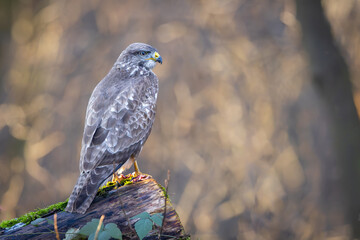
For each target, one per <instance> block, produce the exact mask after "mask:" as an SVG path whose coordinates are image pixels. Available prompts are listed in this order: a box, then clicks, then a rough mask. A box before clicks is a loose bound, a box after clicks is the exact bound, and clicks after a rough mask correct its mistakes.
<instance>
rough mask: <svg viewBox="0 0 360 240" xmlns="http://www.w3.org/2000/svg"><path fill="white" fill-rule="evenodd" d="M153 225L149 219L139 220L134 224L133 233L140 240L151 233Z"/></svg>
mask: <svg viewBox="0 0 360 240" xmlns="http://www.w3.org/2000/svg"><path fill="white" fill-rule="evenodd" d="M152 226H153V223H152V221H151V220H150V219H140V220H139V221H137V222H136V223H135V231H136V233H137V235H138V236H139V238H140V240H142V239H143V238H144V237H146V235H148V233H149V232H150V231H151V229H152Z"/></svg>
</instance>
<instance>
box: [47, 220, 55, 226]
mask: <svg viewBox="0 0 360 240" xmlns="http://www.w3.org/2000/svg"><path fill="white" fill-rule="evenodd" d="M46 221H47V223H48V224H50V225H54V220H52V219H47V220H46Z"/></svg>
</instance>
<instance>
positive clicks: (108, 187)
mask: <svg viewBox="0 0 360 240" xmlns="http://www.w3.org/2000/svg"><path fill="white" fill-rule="evenodd" d="M133 179H134V177H133V175H131V174H128V175H126V176H124V178H123V179H122V180H121V181H120V182H116V183H115V182H111V181H110V182H108V183H106V185H105V186H103V187H100V188H99V190H98V192H97V195H98V196H106V195H107V193H108V192H109V191H111V190H113V189H117V188H119V187H121V186H125V185H129V184H132V183H133Z"/></svg>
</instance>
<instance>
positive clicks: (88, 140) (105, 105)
mask: <svg viewBox="0 0 360 240" xmlns="http://www.w3.org/2000/svg"><path fill="white" fill-rule="evenodd" d="M126 83H127V84H124V82H122V83H121V84H122V85H121V86H116V87H115V88H111V89H102V88H101V87H99V88H96V89H95V91H94V93H93V94H92V96H91V98H90V100H89V105H88V109H87V113H86V124H85V129H84V137H83V144H82V151H81V159H80V169H81V171H88V170H91V169H94V168H95V167H96V166H99V165H106V164H113V163H110V162H109V158H107V159H105V157H104V156H105V155H106V154H110V155H111V154H115V155H117V153H121V152H124V153H127V155H129V154H130V155H131V154H133V153H130V152H129V149H130V148H131V149H132V148H133V147H134V146H135V145H136V146H137V149H132V150H133V151H135V152H136V151H140V150H141V147H142V145H143V144H144V142H145V141H146V139H147V137H148V136H149V134H150V131H151V128H152V123H153V122H154V119H155V111H156V109H155V108H156V97H157V78H156V76H153V77H152V78H151V77H148V76H146V77H141V78H140V77H138V78H134V79H131V80H128V81H126ZM154 83H155V84H154ZM125 155H126V154H125ZM130 155H129V156H127V157H125V156H124V157H125V158H129V157H130ZM120 160H121V159H118V161H120ZM126 160H127V159H126ZM126 160H125V161H126ZM112 161H113V162H114V161H115V163H116V164H120V162H118V163H117V162H116V159H113V160H112ZM121 161H124V160H121ZM121 164H122V163H121Z"/></svg>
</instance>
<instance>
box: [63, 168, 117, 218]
mask: <svg viewBox="0 0 360 240" xmlns="http://www.w3.org/2000/svg"><path fill="white" fill-rule="evenodd" d="M112 171H113V169H112V168H111V167H109V166H102V167H98V168H96V169H93V170H91V171H90V172H82V173H81V174H80V176H79V178H78V180H77V183H76V184H75V187H74V189H73V191H72V193H71V195H70V197H69V201H68V204H67V206H66V208H65V211H67V212H77V213H82V214H83V213H85V212H86V210H87V209H88V208H89V207H90V204H91V203H92V201H93V200H94V198H95V196H96V193H97V191H98V189H99V187H100V185H101V183H102V182H103V181H104V180H105V179H107V178H108V177H109V176H110V175H111V174H112Z"/></svg>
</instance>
